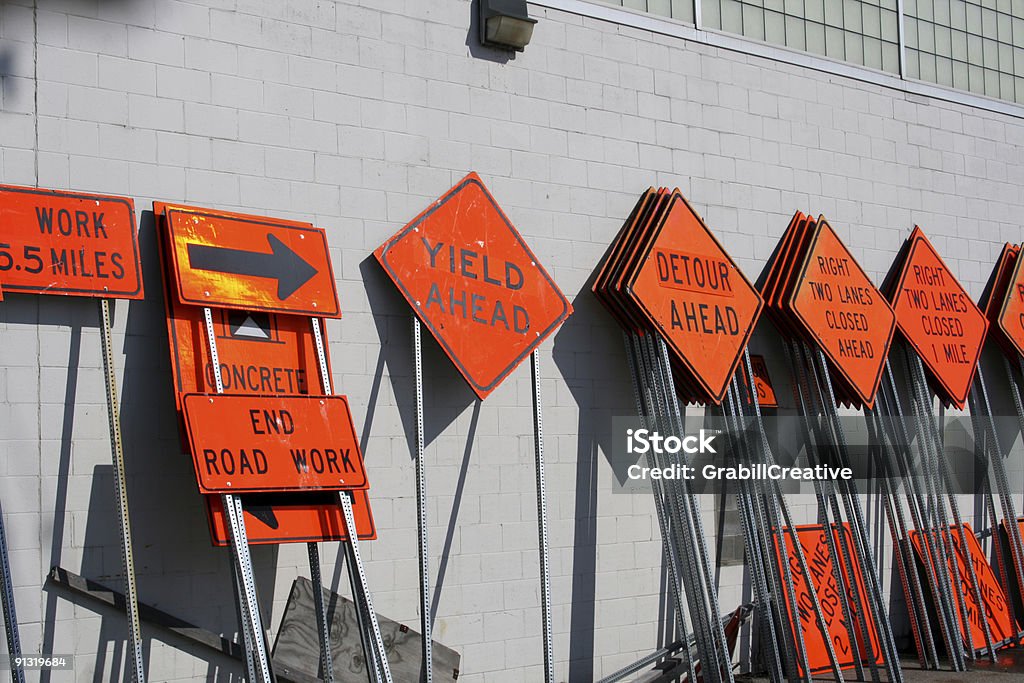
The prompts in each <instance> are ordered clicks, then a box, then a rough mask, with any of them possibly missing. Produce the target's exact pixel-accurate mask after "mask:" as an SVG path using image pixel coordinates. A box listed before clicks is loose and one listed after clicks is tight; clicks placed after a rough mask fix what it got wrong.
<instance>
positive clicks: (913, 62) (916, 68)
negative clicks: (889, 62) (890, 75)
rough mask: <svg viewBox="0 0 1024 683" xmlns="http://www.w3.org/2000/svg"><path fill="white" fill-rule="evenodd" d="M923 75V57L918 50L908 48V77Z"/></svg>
mask: <svg viewBox="0 0 1024 683" xmlns="http://www.w3.org/2000/svg"><path fill="white" fill-rule="evenodd" d="M920 77H921V58H920V56H919V53H918V51H917V50H907V78H920Z"/></svg>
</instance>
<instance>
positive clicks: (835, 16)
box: [825, 0, 843, 28]
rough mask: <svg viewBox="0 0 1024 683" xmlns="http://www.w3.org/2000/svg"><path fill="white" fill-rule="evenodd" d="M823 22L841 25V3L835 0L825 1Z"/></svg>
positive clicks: (829, 24) (830, 24)
mask: <svg viewBox="0 0 1024 683" xmlns="http://www.w3.org/2000/svg"><path fill="white" fill-rule="evenodd" d="M825 24H826V25H828V26H836V27H839V28H841V27H842V26H843V3H841V2H838V1H837V0H828V2H826V3H825Z"/></svg>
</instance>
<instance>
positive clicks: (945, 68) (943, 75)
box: [935, 57, 953, 86]
mask: <svg viewBox="0 0 1024 683" xmlns="http://www.w3.org/2000/svg"><path fill="white" fill-rule="evenodd" d="M935 82H936V83H938V84H939V85H946V86H952V85H953V60H952V59H948V58H946V57H936V58H935Z"/></svg>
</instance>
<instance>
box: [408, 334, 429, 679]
mask: <svg viewBox="0 0 1024 683" xmlns="http://www.w3.org/2000/svg"><path fill="white" fill-rule="evenodd" d="M412 352H413V368H414V371H415V373H416V529H417V531H418V532H419V550H420V630H421V631H422V632H423V645H422V649H421V654H422V657H423V665H422V675H421V676H420V680H422V681H424V683H431V681H433V679H434V670H433V668H434V643H433V640H432V638H433V636H432V632H433V623H432V620H431V618H430V544H429V542H428V537H427V468H426V463H424V461H423V453H424V450H425V448H426V444H425V443H424V436H423V334H422V326H421V325H420V319H419V318H417V317H416V316H415V315H414V316H413V317H412Z"/></svg>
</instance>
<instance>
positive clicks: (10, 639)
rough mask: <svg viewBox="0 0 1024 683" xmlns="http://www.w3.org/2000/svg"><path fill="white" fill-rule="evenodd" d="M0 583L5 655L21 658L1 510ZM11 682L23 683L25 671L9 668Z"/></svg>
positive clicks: (9, 562)
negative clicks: (0, 586)
mask: <svg viewBox="0 0 1024 683" xmlns="http://www.w3.org/2000/svg"><path fill="white" fill-rule="evenodd" d="M0 572H3V575H2V576H0V583H2V584H3V591H2V592H0V598H2V600H3V607H4V629H5V630H6V632H7V653H8V654H9V655H10V656H11V657H20V656H21V636H20V634H19V633H18V614H17V610H15V609H14V584H13V583H12V582H11V561H10V558H9V557H8V555H7V530H6V528H5V527H4V516H3V510H0ZM11 680H12V681H14V683H25V671H24V669H22V668H20V667H14V666H12V667H11Z"/></svg>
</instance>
